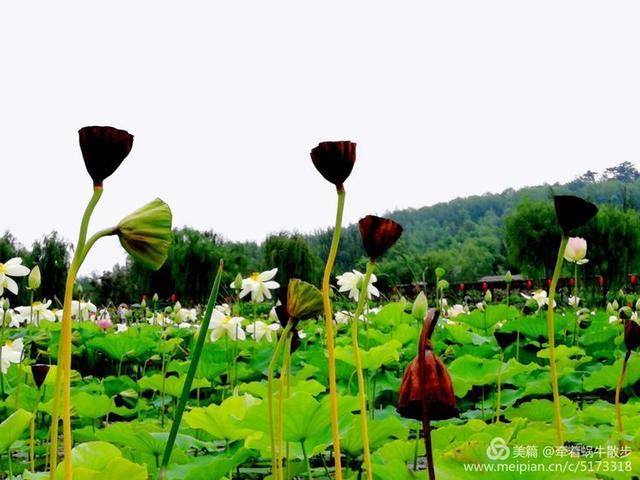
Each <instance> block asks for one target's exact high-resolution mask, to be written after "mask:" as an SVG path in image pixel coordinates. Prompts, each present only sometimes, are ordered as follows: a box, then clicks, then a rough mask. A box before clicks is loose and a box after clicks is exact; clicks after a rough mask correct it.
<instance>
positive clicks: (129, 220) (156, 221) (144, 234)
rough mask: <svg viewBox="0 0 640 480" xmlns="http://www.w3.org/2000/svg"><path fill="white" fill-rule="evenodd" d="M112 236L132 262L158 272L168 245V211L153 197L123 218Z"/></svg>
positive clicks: (169, 235) (167, 250)
mask: <svg viewBox="0 0 640 480" xmlns="http://www.w3.org/2000/svg"><path fill="white" fill-rule="evenodd" d="M114 233H117V234H118V237H119V238H120V244H121V245H122V246H123V248H124V249H125V250H126V251H127V252H128V253H129V254H130V255H131V256H132V257H133V258H134V259H135V260H136V261H138V262H140V263H141V264H142V265H144V266H145V267H147V268H150V269H152V270H158V269H159V268H160V267H161V266H162V264H163V263H164V262H165V260H166V259H167V256H168V254H169V246H170V245H171V209H170V208H169V205H167V204H166V203H164V202H163V201H162V200H160V199H159V198H156V199H155V200H153V201H152V202H149V203H147V204H146V205H145V206H144V207H142V208H140V209H138V210H136V211H135V212H133V213H131V214H129V215H127V216H126V217H125V218H123V219H122V220H121V221H120V223H119V224H118V226H117V227H116V229H115V232H114Z"/></svg>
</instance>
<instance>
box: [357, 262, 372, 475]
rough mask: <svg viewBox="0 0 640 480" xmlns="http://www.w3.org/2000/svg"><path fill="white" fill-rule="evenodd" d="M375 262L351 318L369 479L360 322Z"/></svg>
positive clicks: (369, 268)
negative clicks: (359, 340) (359, 339)
mask: <svg viewBox="0 0 640 480" xmlns="http://www.w3.org/2000/svg"><path fill="white" fill-rule="evenodd" d="M374 267H375V263H374V262H372V261H369V262H368V263H367V270H366V272H365V274H364V277H363V279H362V285H360V294H359V296H358V306H357V307H356V313H355V315H354V317H353V319H352V320H351V344H352V346H353V355H354V359H355V364H356V374H357V377H358V400H359V403H360V428H361V430H362V449H363V455H364V465H365V468H366V470H367V479H368V480H372V479H373V471H372V469H371V452H370V451H369V428H368V425H367V393H366V386H365V383H364V373H363V371H362V360H361V359H360V347H359V345H358V322H359V320H358V319H359V318H360V315H362V312H363V311H364V304H365V302H366V300H367V287H368V286H369V281H370V280H371V274H372V273H373V269H374Z"/></svg>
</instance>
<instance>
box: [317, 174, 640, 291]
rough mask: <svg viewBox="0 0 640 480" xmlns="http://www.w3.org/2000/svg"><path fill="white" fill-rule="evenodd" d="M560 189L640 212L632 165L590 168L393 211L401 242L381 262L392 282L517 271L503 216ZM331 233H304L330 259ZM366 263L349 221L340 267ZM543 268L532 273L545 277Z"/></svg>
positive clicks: (639, 185)
mask: <svg viewBox="0 0 640 480" xmlns="http://www.w3.org/2000/svg"><path fill="white" fill-rule="evenodd" d="M558 193H571V194H574V195H579V196H581V197H584V198H586V199H589V200H591V201H593V202H595V203H596V204H598V205H601V206H602V205H605V204H609V205H612V206H615V207H616V208H617V209H620V210H625V211H628V210H636V211H637V210H638V208H640V173H638V171H637V170H636V168H635V167H634V165H633V164H631V163H630V162H624V163H622V164H620V165H618V166H616V167H612V168H609V169H607V170H605V171H604V172H602V173H601V174H598V173H596V172H591V171H588V172H586V173H585V174H583V175H581V176H580V177H578V178H576V179H575V180H574V181H572V182H569V183H567V184H559V183H556V184H553V185H541V186H535V187H526V188H522V189H519V190H514V189H508V190H505V191H504V192H502V193H498V194H491V193H487V194H484V195H475V196H471V197H466V198H456V199H455V200H452V201H449V202H443V203H438V204H436V205H433V206H429V207H423V208H418V209H414V208H409V209H403V210H397V211H393V212H389V213H388V214H386V216H389V217H390V218H393V219H394V220H396V221H397V222H399V223H400V224H402V226H403V227H404V229H405V230H404V234H403V236H402V238H401V240H400V241H399V243H398V244H397V246H396V247H394V249H393V250H392V251H391V252H390V253H389V255H388V257H387V258H386V259H385V260H384V261H383V262H382V263H381V265H380V267H381V270H382V271H383V272H384V273H386V274H387V275H389V279H388V280H389V281H390V282H391V283H394V282H395V283H407V282H411V281H418V280H420V279H421V277H422V272H423V271H424V270H425V269H427V272H429V271H430V272H432V273H433V271H434V269H435V267H437V266H442V267H444V268H445V269H446V270H447V271H448V272H449V275H448V276H449V278H451V279H452V280H456V281H475V280H477V279H478V278H479V277H481V276H483V275H490V274H502V273H504V272H505V271H506V270H507V269H511V270H512V271H519V270H521V269H522V267H525V265H519V262H518V261H517V259H516V258H514V255H512V254H511V253H512V252H510V251H509V250H513V248H510V249H508V248H507V247H508V243H509V242H508V241H509V240H511V241H512V242H514V241H517V239H509V238H508V236H507V235H506V233H507V232H505V219H506V218H508V217H509V215H510V214H512V213H514V211H515V209H516V207H517V206H518V205H521V204H522V202H523V201H525V199H527V200H528V201H530V202H532V205H534V206H540V204H538V203H537V202H546V203H547V204H548V205H547V206H550V205H551V196H552V195H553V194H558ZM541 213H542V212H541ZM552 220H553V219H552ZM539 233H540V232H539ZM330 234H331V232H330V231H328V230H327V231H322V232H317V233H315V234H314V235H310V236H307V237H306V238H307V241H308V242H309V244H310V245H311V246H312V248H313V249H314V250H315V251H317V252H318V253H319V255H320V256H321V258H325V257H326V254H327V250H328V245H329V241H330ZM523 240H524V239H523ZM553 257H554V258H555V252H553ZM364 262H365V259H364V258H363V252H362V248H361V246H360V239H359V234H358V229H357V225H350V226H349V227H347V228H346V229H345V231H344V235H343V237H342V240H341V244H340V252H339V255H338V259H337V265H336V266H337V270H339V271H342V270H348V269H350V268H353V266H354V265H357V266H358V267H359V268H362V267H363V264H364ZM632 267H633V265H629V268H632ZM542 270H544V269H541V271H540V272H528V273H532V274H535V273H539V274H540V275H541V276H544V272H543V271H542Z"/></svg>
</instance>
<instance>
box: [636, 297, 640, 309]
mask: <svg viewBox="0 0 640 480" xmlns="http://www.w3.org/2000/svg"><path fill="white" fill-rule="evenodd" d="M636 311H640V298H639V299H638V301H637V302H636Z"/></svg>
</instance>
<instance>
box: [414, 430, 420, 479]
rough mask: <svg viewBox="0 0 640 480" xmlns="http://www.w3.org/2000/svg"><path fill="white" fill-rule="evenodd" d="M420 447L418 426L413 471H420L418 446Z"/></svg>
mask: <svg viewBox="0 0 640 480" xmlns="http://www.w3.org/2000/svg"><path fill="white" fill-rule="evenodd" d="M419 447H420V429H419V428H416V443H415V446H414V448H413V471H414V472H417V471H418V448H419Z"/></svg>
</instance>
